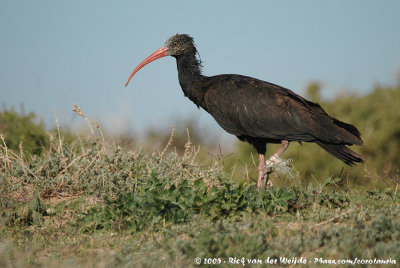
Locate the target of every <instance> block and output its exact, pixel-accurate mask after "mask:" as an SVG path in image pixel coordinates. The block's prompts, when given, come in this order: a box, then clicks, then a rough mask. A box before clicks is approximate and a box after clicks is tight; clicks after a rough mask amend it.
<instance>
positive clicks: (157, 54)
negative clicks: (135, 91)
mask: <svg viewBox="0 0 400 268" xmlns="http://www.w3.org/2000/svg"><path fill="white" fill-rule="evenodd" d="M167 51H168V48H166V47H164V46H162V47H160V48H159V49H157V50H156V51H155V52H154V53H153V54H151V55H150V56H148V57H147V58H146V59H144V61H142V62H141V63H140V64H139V65H138V66H137V67H136V68H135V70H133V72H132V73H131V75H130V76H129V78H128V81H126V83H125V86H127V85H128V84H129V81H131V79H132V77H133V76H134V75H135V74H136V73H137V72H138V71H139V70H140V69H142V68H143V67H144V66H145V65H146V64H149V63H150V62H152V61H154V60H156V59H159V58H162V57H165V56H167Z"/></svg>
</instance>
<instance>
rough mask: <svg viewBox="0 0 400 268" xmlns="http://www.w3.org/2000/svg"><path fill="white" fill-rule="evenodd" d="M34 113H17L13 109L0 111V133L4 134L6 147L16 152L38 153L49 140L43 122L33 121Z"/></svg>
mask: <svg viewBox="0 0 400 268" xmlns="http://www.w3.org/2000/svg"><path fill="white" fill-rule="evenodd" d="M35 119H36V116H35V114H34V113H29V114H28V115H25V114H24V113H22V114H19V113H17V112H16V111H15V110H14V109H10V110H7V109H4V110H3V111H2V112H0V134H3V135H4V137H3V138H4V142H5V143H6V145H7V147H8V148H10V149H12V150H14V151H16V152H18V151H20V150H21V149H22V150H23V151H24V152H26V153H28V154H40V153H41V152H42V151H43V149H44V148H45V147H47V145H48V143H49V140H48V136H47V134H46V131H45V130H44V127H43V123H36V122H35Z"/></svg>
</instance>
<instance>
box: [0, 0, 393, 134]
mask: <svg viewBox="0 0 400 268" xmlns="http://www.w3.org/2000/svg"><path fill="white" fill-rule="evenodd" d="M399 14H400V1H389V0H385V1H366V0H358V1H226V0H218V1H172V0H171V1H151V0H150V1H149V0H147V1H54V0H51V1H6V0H3V1H1V2H0V31H1V34H0V47H1V53H0V96H1V97H0V101H1V102H2V103H4V104H6V106H7V107H11V106H15V107H16V108H17V109H19V105H20V103H23V104H24V107H25V110H26V111H33V112H35V113H36V114H37V115H38V116H39V117H40V118H41V119H43V120H44V122H45V124H46V126H47V127H48V128H50V127H52V126H54V125H55V119H54V112H53V110H54V109H55V110H56V112H57V116H58V119H59V120H60V122H61V123H62V124H64V125H77V124H79V123H80V122H81V120H80V119H79V118H77V117H76V116H74V115H73V113H72V105H73V104H74V103H77V104H78V105H79V106H80V107H81V108H82V109H83V110H84V111H85V112H86V114H87V115H88V116H89V117H90V118H91V119H93V120H97V121H99V122H100V124H101V125H102V126H103V128H105V129H106V130H108V131H111V132H113V131H114V132H124V131H127V130H131V131H133V132H134V133H142V132H143V131H144V130H145V129H147V128H149V127H152V126H153V127H154V126H165V127H167V128H168V127H169V126H170V125H172V124H174V122H176V121H177V120H179V118H185V117H188V116H192V117H194V118H198V119H199V120H200V122H201V124H203V125H205V126H207V127H208V128H210V129H212V131H215V133H218V134H219V133H221V134H222V133H223V130H222V129H221V128H220V127H219V126H218V125H217V124H216V123H215V122H214V121H213V119H212V118H211V116H209V115H208V114H207V113H206V112H205V111H203V110H198V109H197V107H196V106H195V105H194V104H193V103H191V102H190V100H189V99H187V98H185V97H184V96H183V93H182V91H181V89H180V87H179V83H178V78H177V71H176V63H175V59H174V58H172V57H166V58H162V59H160V60H158V61H155V62H152V63H151V64H149V65H148V66H146V67H145V68H143V69H142V70H141V71H140V72H139V73H137V74H136V75H135V77H134V78H133V80H132V81H131V83H130V85H129V86H128V87H127V88H125V87H124V83H125V81H126V79H127V78H128V76H129V74H130V72H131V71H132V70H133V69H134V67H136V65H137V64H139V63H140V62H141V61H142V60H143V59H144V58H145V57H147V56H148V55H149V54H150V53H152V52H153V51H154V50H156V49H157V48H159V47H160V46H161V45H163V44H164V42H165V40H166V39H167V38H168V37H170V36H171V35H173V34H176V33H188V34H190V35H192V36H193V37H194V38H195V42H196V44H197V47H198V50H199V52H200V55H201V59H202V61H203V65H204V74H205V75H216V74H222V73H238V74H243V75H248V76H252V77H256V78H259V79H262V80H265V81H269V82H272V83H275V84H279V85H282V86H285V87H288V88H290V89H292V90H294V91H295V92H297V93H299V94H302V93H303V92H304V88H305V87H306V85H307V84H308V83H309V82H311V81H320V82H322V83H323V84H324V91H323V94H324V96H326V97H332V96H335V95H337V94H339V93H340V92H356V93H359V94H363V93H367V92H369V91H371V89H372V88H373V86H374V85H376V84H378V83H380V84H384V85H385V84H388V85H392V84H395V83H396V79H397V78H396V72H398V71H399V70H400V34H399V29H400V16H399Z"/></svg>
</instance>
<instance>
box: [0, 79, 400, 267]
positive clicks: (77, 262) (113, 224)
mask: <svg viewBox="0 0 400 268" xmlns="http://www.w3.org/2000/svg"><path fill="white" fill-rule="evenodd" d="M310 94H311V95H312V96H313V98H319V97H318V86H317V85H314V88H313V89H312V90H311V91H310ZM399 98H400V86H399V87H396V88H388V89H376V90H375V91H374V92H373V93H371V95H369V96H364V97H356V96H351V97H349V96H347V97H346V96H342V97H339V98H337V99H335V100H334V101H332V102H326V103H323V106H324V107H325V108H326V110H327V112H328V113H330V114H332V115H333V116H336V117H338V118H340V119H342V120H343V121H346V122H350V123H354V124H355V125H356V126H357V127H359V129H360V131H361V132H362V133H363V138H364V141H365V146H364V147H361V148H359V150H358V152H360V153H361V155H363V157H364V158H365V160H366V165H365V166H363V165H360V166H359V167H352V168H346V169H345V170H343V171H342V170H341V168H342V166H343V165H342V164H341V163H340V162H339V161H336V160H333V158H332V157H330V156H329V155H328V154H326V153H325V152H323V151H322V150H321V149H319V148H317V147H316V146H313V145H303V147H299V146H298V145H295V144H293V145H291V147H290V148H289V151H288V152H287V154H285V158H292V159H293V160H294V166H295V168H296V170H298V171H299V175H298V177H297V178H289V177H286V176H284V175H280V176H279V177H274V178H273V181H274V187H270V188H269V189H267V190H265V191H258V190H257V189H256V187H255V183H253V181H252V178H253V179H254V177H255V175H254V173H252V172H254V171H255V170H256V168H255V167H254V164H253V163H252V161H251V157H249V155H250V154H251V152H252V149H251V148H250V147H248V146H246V145H244V143H241V144H240V145H239V146H240V147H239V150H238V151H237V152H236V153H235V154H234V155H232V156H229V157H226V156H224V155H222V153H220V155H218V156H216V157H211V156H209V155H207V153H206V152H205V151H206V150H204V151H199V147H198V146H195V144H196V142H198V138H199V137H189V136H188V135H187V133H185V132H184V133H179V132H177V133H175V134H174V135H175V136H173V138H174V140H176V139H179V140H182V139H183V137H185V138H186V141H187V142H186V143H185V144H183V143H182V144H180V145H179V148H177V149H176V150H174V149H172V150H170V148H173V146H174V145H175V143H174V142H173V141H172V139H171V138H167V139H163V141H164V142H163V144H160V145H159V146H160V147H159V148H155V149H154V150H156V151H157V152H156V153H148V152H146V151H145V150H132V151H127V150H126V148H121V147H119V146H116V145H115V146H114V145H113V146H110V145H109V143H108V141H107V139H106V138H105V137H104V136H103V133H102V132H101V130H100V129H99V128H97V124H96V123H94V124H93V125H94V126H95V128H93V129H92V128H91V133H92V132H93V135H91V136H90V137H87V138H84V137H79V138H77V139H75V140H73V141H72V140H68V142H66V141H65V140H64V138H63V135H59V131H58V130H55V131H51V132H49V133H46V132H43V133H45V134H44V136H43V139H44V141H43V142H42V145H41V146H40V148H41V149H40V151H29V150H28V149H26V148H28V146H27V145H25V143H26V142H27V141H26V140H23V143H22V146H20V145H19V144H20V140H18V138H17V137H14V136H12V135H10V134H9V131H10V130H11V129H12V128H10V127H9V123H7V124H4V122H5V121H4V119H3V118H4V114H7V116H9V117H10V115H9V114H13V113H14V114H13V115H12V116H14V118H25V120H26V122H28V123H27V125H28V126H29V128H32V129H34V128H35V127H39V128H41V129H42V128H43V126H42V125H41V124H36V125H35V124H34V123H33V119H34V116H33V115H31V116H30V117H29V116H28V117H29V118H28V119H26V116H24V115H18V114H17V113H15V112H13V111H11V112H10V111H3V112H2V117H1V119H2V120H3V121H0V125H2V126H3V128H2V129H1V130H2V134H3V135H4V142H3V141H1V143H0V185H1V187H0V266H1V267H25V266H33V267H54V266H57V267H71V266H74V267H92V266H107V267H108V266H125V267H131V266H134V267H158V266H161V267H163V266H168V267H187V266H189V267H191V266H197V265H196V264H195V260H196V258H197V257H199V258H200V260H201V263H202V264H205V263H207V264H208V263H218V262H221V265H222V267H224V266H225V267H231V266H232V262H234V263H236V265H240V266H242V264H241V260H242V258H244V259H243V260H244V261H245V264H247V263H248V261H250V262H256V263H257V262H258V261H262V262H263V263H264V262H265V260H266V259H268V258H270V260H271V261H273V260H275V259H277V263H278V264H279V263H281V261H283V259H282V260H281V259H279V258H281V257H282V258H284V257H285V258H288V259H292V258H297V260H304V259H307V263H308V264H315V265H316V266H320V265H322V264H321V262H324V261H325V262H326V261H328V260H354V259H355V258H358V259H359V260H361V259H362V260H374V259H377V260H385V261H386V260H391V261H392V263H393V261H396V262H397V263H399V261H400V251H399V248H400V218H399V216H398V215H399V213H400V206H399V202H400V197H399V187H398V186H399V183H400V181H399V168H400V163H399V157H398V155H397V152H398V148H399V142H400V135H399V133H400V129H399V125H398V123H397V122H398V120H399V119H400V115H399V112H398V110H397V107H396V105H397V103H398V101H399ZM75 109H76V112H77V113H78V114H80V115H81V116H83V117H84V118H85V119H86V120H87V122H88V123H89V125H90V126H91V125H92V123H93V122H90V120H88V119H87V118H86V117H85V116H84V114H83V112H82V111H81V110H80V109H79V108H78V107H75ZM7 116H6V117H7ZM15 120H16V121H18V120H19V119H18V120H17V119H15ZM7 122H10V121H7ZM30 124H33V125H30ZM4 126H6V127H5V128H4ZM21 129H24V131H20V133H23V134H22V135H21V137H26V135H27V134H26V133H29V131H30V130H29V129H28V128H27V127H23V126H22V127H21ZM96 132H98V135H95V134H96ZM155 133H156V132H155ZM10 137H11V140H14V141H13V143H12V142H10V141H9V139H10ZM37 137H41V136H40V135H38V136H33V137H32V138H31V139H32V140H34V141H35V142H34V144H41V143H40V142H39V143H38V142H37V141H36V140H39V141H40V139H41V138H37ZM189 138H191V139H190V140H188V139H189ZM153 142H154V139H153V141H152V143H153ZM15 146H16V147H15ZM21 147H23V153H21V149H20V148H21ZM271 147H272V146H271ZM145 148H146V147H145ZM271 150H272V149H270V151H271ZM249 158H250V162H246V161H247V160H249ZM246 167H247V171H248V172H247V171H246ZM232 177H233V178H232ZM301 257H302V258H303V259H300V258H301ZM218 258H220V259H218ZM230 258H231V259H230ZM316 260H317V262H316V263H315V261H316ZM230 263H231V264H230ZM238 263H239V264H238ZM281 264H282V263H281Z"/></svg>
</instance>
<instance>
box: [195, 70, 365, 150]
mask: <svg viewBox="0 0 400 268" xmlns="http://www.w3.org/2000/svg"><path fill="white" fill-rule="evenodd" d="M204 83H205V87H204V88H207V92H206V93H205V96H204V105H202V106H203V108H204V109H205V110H206V111H208V112H209V113H210V114H211V115H212V116H213V117H214V118H215V120H216V121H217V122H218V123H219V125H221V127H222V128H223V129H225V130H226V131H227V132H229V133H231V134H234V135H236V136H248V137H253V138H260V139H266V140H269V139H273V140H282V139H286V140H292V141H315V140H321V141H324V142H329V143H345V144H361V143H362V141H361V139H360V138H359V136H360V133H359V132H358V130H357V129H356V128H355V127H353V126H352V125H349V124H346V123H343V122H341V121H339V120H337V119H334V118H332V117H330V116H329V115H328V114H327V113H326V112H325V111H324V110H323V109H322V108H321V106H320V105H319V104H317V103H313V102H310V101H308V100H306V99H304V98H302V97H301V96H299V95H297V94H296V93H294V92H293V91H291V90H289V89H286V88H283V87H280V86H278V85H275V84H271V83H268V82H264V81H261V80H258V79H254V78H251V77H246V76H241V75H232V74H228V75H218V76H213V77H209V78H207V80H206V81H205V82H204Z"/></svg>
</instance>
